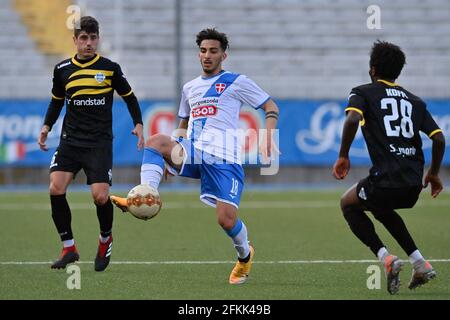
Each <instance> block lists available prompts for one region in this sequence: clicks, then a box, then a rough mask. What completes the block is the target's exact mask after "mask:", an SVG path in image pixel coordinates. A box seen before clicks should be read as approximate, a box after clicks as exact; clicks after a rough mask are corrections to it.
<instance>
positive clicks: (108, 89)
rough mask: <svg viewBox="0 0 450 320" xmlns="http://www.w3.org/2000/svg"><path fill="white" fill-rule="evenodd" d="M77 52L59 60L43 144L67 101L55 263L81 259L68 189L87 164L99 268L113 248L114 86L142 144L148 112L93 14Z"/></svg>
mask: <svg viewBox="0 0 450 320" xmlns="http://www.w3.org/2000/svg"><path fill="white" fill-rule="evenodd" d="M73 39H74V43H75V45H76V47H77V53H76V55H75V56H74V57H72V58H70V59H67V60H64V61H62V62H60V63H58V64H57V65H56V67H55V69H54V72H53V88H52V100H51V102H50V105H49V106H48V110H47V114H46V116H45V120H44V125H43V127H42V129H41V132H40V135H39V138H38V144H39V146H40V148H41V149H42V150H44V151H47V150H48V148H47V146H46V144H45V141H46V139H47V135H48V132H49V131H50V130H51V129H52V126H53V125H54V123H55V122H56V120H57V118H58V116H59V114H60V112H61V109H62V108H63V106H64V104H65V105H66V115H65V117H64V122H63V126H62V132H61V137H60V143H59V146H58V148H57V150H56V152H55V154H54V156H53V158H52V161H51V164H50V188H49V189H50V200H51V207H52V218H53V221H54V223H55V225H56V229H57V230H58V233H59V235H60V237H61V241H62V242H63V250H62V253H61V256H60V258H59V259H58V260H57V261H56V262H55V263H54V264H53V265H52V266H51V267H52V268H56V269H60V268H65V267H66V265H67V264H68V263H72V262H74V261H76V260H78V259H79V254H78V252H77V249H76V247H75V242H74V238H73V234H72V229H71V212H70V208H69V205H68V203H67V200H66V190H67V187H68V185H69V184H70V182H71V181H72V180H73V178H74V176H75V175H76V174H77V173H78V172H79V171H80V170H81V169H83V170H84V172H85V174H86V177H87V184H88V185H90V186H91V193H92V198H93V200H94V203H95V206H96V207H97V216H98V220H99V223H100V237H99V246H98V251H97V256H96V258H95V270H96V271H103V270H105V268H106V267H107V266H108V264H109V260H110V257H111V250H112V241H113V238H112V225H113V206H112V204H111V201H110V200H109V187H110V185H111V182H112V139H113V135H112V104H113V94H114V90H115V91H117V93H118V94H119V95H120V96H122V98H123V99H124V100H125V102H126V104H127V107H128V111H129V113H130V115H131V117H132V119H133V123H134V126H135V127H134V130H133V131H132V133H133V134H134V135H136V136H137V137H138V149H141V148H142V147H143V144H144V139H143V130H142V116H141V110H140V107H139V103H138V100H137V98H136V96H135V95H134V93H133V91H132V89H131V87H130V85H129V84H128V81H127V80H126V78H125V76H124V75H123V73H122V70H121V68H120V66H119V65H118V64H117V63H114V62H112V61H110V60H108V59H106V58H104V57H101V56H100V55H99V54H98V53H97V52H96V51H97V45H98V42H99V26H98V22H97V20H95V19H94V18H93V17H89V16H86V17H82V18H81V20H80V22H79V27H77V28H75V29H74V38H73Z"/></svg>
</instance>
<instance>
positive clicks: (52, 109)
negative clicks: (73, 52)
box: [37, 67, 66, 151]
mask: <svg viewBox="0 0 450 320" xmlns="http://www.w3.org/2000/svg"><path fill="white" fill-rule="evenodd" d="M65 94H66V93H65V89H64V87H63V84H62V81H61V80H60V78H59V74H58V70H57V68H56V67H55V69H54V70H53V88H52V100H51V101H50V104H49V105H48V108H47V113H46V114H45V120H44V125H43V126H42V128H41V131H40V132H39V137H38V141H37V142H38V144H39V148H40V149H41V150H43V151H47V150H48V147H47V145H46V144H45V142H46V141H47V136H48V133H49V132H50V131H51V130H52V127H53V125H54V124H55V122H56V120H58V117H59V114H60V113H61V110H62V108H63V106H64V101H65Z"/></svg>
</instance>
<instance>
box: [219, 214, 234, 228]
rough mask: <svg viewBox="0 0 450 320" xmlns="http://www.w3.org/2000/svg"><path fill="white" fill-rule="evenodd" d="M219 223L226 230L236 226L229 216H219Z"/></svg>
mask: <svg viewBox="0 0 450 320" xmlns="http://www.w3.org/2000/svg"><path fill="white" fill-rule="evenodd" d="M217 223H218V224H219V225H220V226H221V227H222V228H223V229H225V230H231V229H233V227H234V220H233V219H231V218H229V217H218V218H217Z"/></svg>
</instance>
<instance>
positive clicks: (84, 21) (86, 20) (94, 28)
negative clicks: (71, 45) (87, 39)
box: [73, 16, 99, 38]
mask: <svg viewBox="0 0 450 320" xmlns="http://www.w3.org/2000/svg"><path fill="white" fill-rule="evenodd" d="M73 30H74V35H75V38H78V35H79V34H80V33H81V31H84V32H86V33H88V34H89V33H96V34H99V31H98V21H97V20H96V19H95V18H93V17H91V16H85V17H82V18H81V19H80V21H79V23H77V24H76V25H75V28H74V29H73Z"/></svg>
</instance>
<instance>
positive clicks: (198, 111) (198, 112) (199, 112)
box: [191, 106, 217, 118]
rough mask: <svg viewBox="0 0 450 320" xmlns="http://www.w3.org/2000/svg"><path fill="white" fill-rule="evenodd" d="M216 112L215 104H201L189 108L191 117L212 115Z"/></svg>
mask: <svg viewBox="0 0 450 320" xmlns="http://www.w3.org/2000/svg"><path fill="white" fill-rule="evenodd" d="M216 113H217V107H216V106H201V107H197V108H194V109H192V110H191V115H192V117H193V118H198V117H209V116H214V115H215V114H216Z"/></svg>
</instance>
